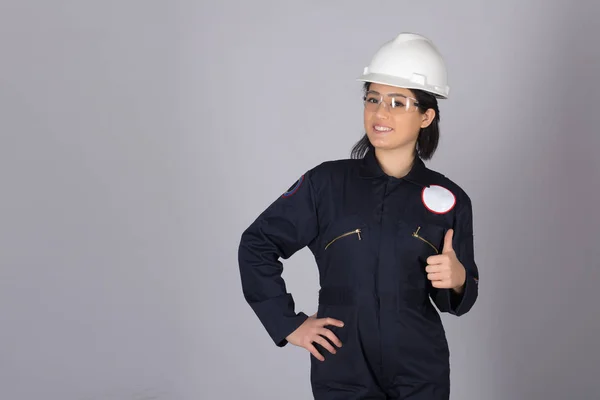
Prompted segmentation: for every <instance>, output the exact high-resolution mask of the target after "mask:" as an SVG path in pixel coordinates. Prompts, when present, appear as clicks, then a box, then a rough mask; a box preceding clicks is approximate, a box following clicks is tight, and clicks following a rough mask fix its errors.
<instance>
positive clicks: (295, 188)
mask: <svg viewBox="0 0 600 400" xmlns="http://www.w3.org/2000/svg"><path fill="white" fill-rule="evenodd" d="M302 182H304V175H302V176H301V177H300V178H299V179H298V180H297V181H296V183H294V184H293V185H292V187H291V188H289V189H288V191H287V192H285V193H284V194H283V195H282V196H281V197H284V198H285V197H290V196H292V195H294V194H295V193H296V192H297V191H298V189H300V186H302Z"/></svg>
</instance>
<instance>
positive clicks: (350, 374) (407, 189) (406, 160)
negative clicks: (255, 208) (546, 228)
mask: <svg viewBox="0 0 600 400" xmlns="http://www.w3.org/2000/svg"><path fill="white" fill-rule="evenodd" d="M359 80H361V81H363V82H364V89H365V96H364V104H365V108H364V128H365V131H366V134H365V136H364V137H363V139H362V140H361V141H359V142H358V143H357V144H356V145H355V147H354V149H353V151H352V157H351V159H348V160H337V161H328V162H324V163H322V164H321V165H318V166H316V167H314V168H312V169H311V170H309V171H307V172H306V173H305V174H304V175H302V176H301V177H300V178H299V179H298V181H297V182H295V183H294V184H293V185H292V186H291V187H290V189H289V190H288V191H287V192H285V193H284V194H283V195H282V196H281V197H280V198H278V199H277V200H275V202H274V203H272V204H271V205H270V206H269V207H268V208H267V209H266V210H265V211H264V212H263V213H262V214H261V215H260V216H259V217H258V218H257V219H256V221H255V222H254V223H252V224H251V226H250V227H248V229H247V230H246V231H245V232H244V233H243V235H242V238H241V243H240V248H239V265H240V273H241V278H242V286H243V291H244V296H245V298H246V300H247V301H248V303H249V304H250V306H251V307H252V308H253V310H254V311H255V313H256V314H257V316H258V318H259V319H260V320H261V322H262V323H263V325H264V326H265V328H266V330H267V332H268V333H269V334H270V336H271V338H272V339H273V340H274V342H275V343H276V344H277V345H278V346H281V347H282V346H284V345H286V344H287V343H291V344H293V345H296V346H301V347H304V348H306V349H307V350H308V351H310V353H311V354H312V355H313V357H311V383H312V389H313V394H314V396H315V399H328V400H333V399H345V400H348V399H404V400H436V399H448V398H449V396H450V382H449V378H450V376H449V375H450V367H449V350H448V343H447V341H446V336H445V331H444V328H443V326H442V323H441V319H440V316H439V314H438V312H437V311H436V309H435V308H434V306H433V304H432V301H433V303H434V304H435V305H436V306H437V308H438V309H439V311H441V312H447V313H451V314H454V315H457V316H458V315H462V314H465V313H466V312H468V311H469V310H470V309H471V307H472V306H473V304H474V303H475V301H476V299H477V295H478V286H477V284H478V269H477V266H476V264H475V261H474V255H473V235H472V232H473V231H472V226H473V224H472V209H471V201H470V199H469V197H468V196H467V194H466V193H465V192H464V191H463V190H462V189H461V188H460V187H459V186H458V185H457V184H455V183H454V182H452V181H451V180H449V179H448V178H446V177H445V176H443V175H442V174H439V173H437V172H434V171H432V170H430V169H428V168H426V167H425V165H424V163H423V161H422V160H424V159H430V158H431V157H432V155H433V153H434V152H435V150H436V147H437V143H438V138H439V129H438V126H439V125H438V124H439V118H440V117H439V115H440V113H439V109H438V103H437V100H438V99H445V98H447V95H448V86H447V85H446V69H445V66H444V62H443V59H442V57H441V56H440V54H439V52H438V51H437V49H436V48H435V47H434V45H433V44H432V43H431V41H429V40H428V39H427V38H424V37H422V36H420V35H416V34H410V33H403V34H400V35H398V36H397V37H396V38H395V39H394V40H392V41H390V42H387V43H385V44H384V45H383V46H382V47H381V48H380V49H379V50H378V51H377V53H376V54H375V56H374V57H373V59H372V61H371V64H370V66H369V67H367V68H365V71H364V74H363V75H362V76H361V77H360V78H359ZM305 246H307V247H308V248H309V249H310V250H311V251H312V253H313V254H314V256H315V260H316V262H317V265H318V268H319V280H320V284H321V289H320V291H319V306H318V311H317V313H316V314H315V315H312V316H310V317H309V316H308V315H306V314H305V313H303V312H298V313H297V312H295V310H294V301H293V298H292V296H291V295H290V294H288V293H287V292H286V287H285V282H284V281H283V279H282V277H281V274H282V264H281V261H280V259H287V258H289V257H291V256H292V255H293V254H294V253H295V252H297V251H298V250H300V249H301V248H303V247H305ZM430 299H431V300H432V301H430Z"/></svg>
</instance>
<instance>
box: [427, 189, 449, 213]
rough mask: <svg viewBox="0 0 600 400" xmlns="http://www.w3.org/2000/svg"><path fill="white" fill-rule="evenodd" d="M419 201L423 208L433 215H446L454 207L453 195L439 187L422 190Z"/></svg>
mask: <svg viewBox="0 0 600 400" xmlns="http://www.w3.org/2000/svg"><path fill="white" fill-rule="evenodd" d="M421 200H422V201H423V204H424V205H425V207H426V208H427V209H428V210H429V211H431V212H432V213H434V214H446V213H447V212H449V211H450V210H452V209H453V208H454V206H455V205H456V196H455V195H454V193H452V192H451V191H450V190H448V189H446V188H445V187H443V186H439V185H430V186H428V187H426V188H423V192H421Z"/></svg>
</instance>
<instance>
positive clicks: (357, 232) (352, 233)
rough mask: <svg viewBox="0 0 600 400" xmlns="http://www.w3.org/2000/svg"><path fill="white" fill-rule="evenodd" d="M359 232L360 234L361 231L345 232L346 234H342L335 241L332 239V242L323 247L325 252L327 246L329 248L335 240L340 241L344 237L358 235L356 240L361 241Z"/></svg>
mask: <svg viewBox="0 0 600 400" xmlns="http://www.w3.org/2000/svg"><path fill="white" fill-rule="evenodd" d="M361 232H362V231H361V230H360V229H355V230H353V231H350V232H346V233H344V234H342V235H340V236H338V237H336V238H335V239H333V240H332V241H330V242H329V243H327V246H325V250H327V248H328V247H329V246H331V244H332V243H333V242H335V241H336V240H338V239H341V238H343V237H346V236H350V235H358V240H362V238H361V236H360V233H361Z"/></svg>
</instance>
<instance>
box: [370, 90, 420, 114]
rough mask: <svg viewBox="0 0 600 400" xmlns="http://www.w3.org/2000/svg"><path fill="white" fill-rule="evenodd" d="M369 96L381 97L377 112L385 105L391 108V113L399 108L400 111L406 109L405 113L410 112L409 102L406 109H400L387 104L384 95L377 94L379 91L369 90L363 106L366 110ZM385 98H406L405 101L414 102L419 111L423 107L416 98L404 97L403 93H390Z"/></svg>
mask: <svg viewBox="0 0 600 400" xmlns="http://www.w3.org/2000/svg"><path fill="white" fill-rule="evenodd" d="M369 95H375V96H379V103H377V108H376V109H375V110H377V109H378V108H379V106H380V105H381V104H382V103H383V104H385V105H386V106H389V107H390V112H392V110H394V109H396V108H398V109H400V110H402V109H404V111H405V112H409V110H408V107H409V104H408V102H407V104H406V105H405V106H404V107H400V108H399V107H398V106H395V105H393V104H389V103H387V102H385V101H383V97H384V95H383V94H381V93H379V92H377V91H375V90H369V91H368V92H367V93H365V95H364V96H363V104H364V106H365V108H366V107H367V98H368V97H369ZM385 96H394V97H403V98H405V99H409V100H412V105H414V106H415V107H416V109H418V108H419V107H420V105H421V104H420V103H419V101H418V100H417V99H415V98H414V97H410V96H406V95H404V94H402V93H388V94H386V95H385ZM392 101H393V99H392Z"/></svg>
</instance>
